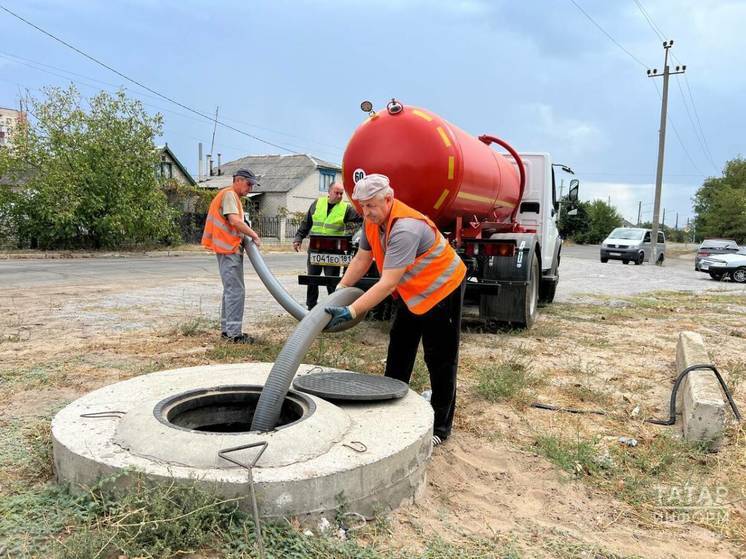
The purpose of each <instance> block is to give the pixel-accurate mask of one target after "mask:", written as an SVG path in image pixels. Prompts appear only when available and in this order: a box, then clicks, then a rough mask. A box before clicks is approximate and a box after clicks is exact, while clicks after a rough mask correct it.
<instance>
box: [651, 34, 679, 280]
mask: <svg viewBox="0 0 746 559" xmlns="http://www.w3.org/2000/svg"><path fill="white" fill-rule="evenodd" d="M672 46H673V40H670V41H664V42H663V50H664V51H665V56H664V58H663V96H662V97H663V98H662V100H661V125H660V130H659V132H658V170H657V171H656V174H655V202H654V203H653V231H652V234H651V239H650V261H651V262H655V264H656V265H658V246H657V245H658V214H659V212H660V208H661V190H662V187H663V155H664V153H665V151H666V112H667V110H668V78H669V76H670V75H672V74H683V73H684V72H685V71H686V66H676V71H674V72H672V71H671V70H670V69H669V67H668V49H670V48H671V47H672ZM660 75H661V74H659V73H658V69H657V68H655V69H653V70H648V77H649V78H657V77H659V76H660Z"/></svg>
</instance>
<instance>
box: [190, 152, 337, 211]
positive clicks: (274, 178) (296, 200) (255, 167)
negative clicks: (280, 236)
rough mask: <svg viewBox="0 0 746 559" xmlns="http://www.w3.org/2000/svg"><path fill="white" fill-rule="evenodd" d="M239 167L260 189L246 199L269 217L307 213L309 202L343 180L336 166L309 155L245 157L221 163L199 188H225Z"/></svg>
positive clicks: (257, 188)
mask: <svg viewBox="0 0 746 559" xmlns="http://www.w3.org/2000/svg"><path fill="white" fill-rule="evenodd" d="M242 167H244V168H248V169H251V170H252V171H253V172H254V174H256V175H257V176H258V177H259V186H257V187H256V188H255V189H254V191H253V192H252V193H251V194H249V196H250V197H251V198H252V200H253V201H254V202H255V203H256V204H257V208H258V209H259V211H260V212H261V213H263V214H264V215H268V216H272V215H278V214H280V213H282V212H283V211H284V210H287V211H288V212H306V211H308V207H309V206H310V205H311V202H313V201H314V200H316V199H317V198H318V197H319V196H321V195H323V194H325V193H326V192H327V191H328V190H329V185H331V184H332V183H333V182H335V181H340V182H341V181H342V168H341V167H340V166H339V165H337V164H336V163H330V162H329V161H324V160H322V159H319V158H318V157H314V156H312V155H308V154H291V155H248V156H246V157H242V158H240V159H236V160H235V161H229V162H227V163H223V164H222V165H220V166H219V167H218V169H217V172H218V173H219V174H218V175H217V176H212V177H207V179H206V180H205V181H202V182H200V183H199V184H198V186H200V187H204V188H215V189H220V188H225V187H226V186H228V185H230V184H231V183H232V182H233V173H234V172H236V171H237V170H238V169H240V168H242Z"/></svg>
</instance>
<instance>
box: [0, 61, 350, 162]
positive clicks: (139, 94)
mask: <svg viewBox="0 0 746 559" xmlns="http://www.w3.org/2000/svg"><path fill="white" fill-rule="evenodd" d="M0 58H3V59H5V60H8V61H10V62H13V63H15V64H21V65H23V66H26V67H28V68H31V69H32V70H36V71H37V72H43V73H45V74H49V75H52V76H57V77H59V78H62V79H64V80H67V81H69V82H70V83H74V84H76V85H80V86H84V87H89V88H91V89H104V90H106V89H105V88H101V86H97V85H93V84H91V83H87V82H85V81H83V80H81V79H73V78H71V77H70V76H68V75H64V74H70V75H72V76H79V77H82V78H85V79H86V80H90V81H92V82H96V83H99V84H102V85H105V86H108V87H111V88H115V89H121V88H122V85H121V84H114V83H111V82H107V81H103V80H99V79H97V78H93V77H91V76H86V75H84V74H79V73H77V72H72V71H70V70H67V69H65V68H60V67H58V66H52V65H50V64H45V63H43V62H39V61H37V60H32V59H30V58H25V57H22V56H18V55H15V54H10V53H7V52H4V51H0ZM39 66H41V67H39ZM46 68H53V69H54V70H59V71H60V72H63V74H60V73H57V72H54V71H51V70H47V69H46ZM4 81H5V80H4ZM13 83H15V82H13ZM24 87H28V86H24ZM30 89H34V90H36V88H30ZM125 89H126V88H125ZM39 91H41V90H39ZM127 91H128V93H130V94H131V95H133V96H135V97H145V98H148V99H159V98H158V97H156V96H154V95H149V94H147V93H143V92H140V91H137V90H134V89H127ZM139 101H140V103H142V104H143V105H145V106H147V107H151V108H153V109H156V110H158V111H163V112H166V113H169V114H172V115H176V116H179V117H181V118H185V119H188V120H193V121H195V122H204V121H203V119H201V118H197V117H195V116H193V115H191V114H186V113H184V112H179V111H175V110H173V109H167V108H165V107H163V106H161V105H156V104H153V103H148V102H146V101H143V100H141V99H139ZM223 118H224V119H225V120H230V121H234V122H240V121H236V120H235V119H232V118H227V119H226V118H225V117H223ZM212 119H213V121H214V117H212ZM243 124H247V125H248V126H253V127H255V128H261V127H260V126H256V125H254V124H250V123H243ZM266 130H268V131H270V132H275V133H277V134H283V135H285V136H288V137H291V138H297V139H299V140H304V141H308V142H311V143H313V144H317V145H318V146H328V147H331V148H336V149H335V152H334V153H333V157H332V158H336V157H338V156H339V154H338V153H337V150H339V151H341V150H342V148H341V147H338V146H332V145H331V144H323V143H321V142H315V141H314V140H311V139H309V138H301V137H296V136H293V135H291V134H285V133H283V132H279V131H275V130H271V129H266ZM218 144H219V145H222V146H223V147H228V148H231V149H234V150H236V151H238V152H241V151H243V150H245V149H246V148H245V147H244V148H238V147H236V146H230V145H227V144H225V142H222V141H221V142H218ZM288 145H289V146H294V147H297V148H299V149H304V150H305V149H307V147H306V146H303V145H299V144H296V143H291V142H288ZM314 150H315V151H316V149H315V148H314ZM318 152H321V153H324V154H325V155H326V156H327V157H328V156H332V152H331V151H329V150H328V149H326V148H324V147H321V148H318V150H317V153H318Z"/></svg>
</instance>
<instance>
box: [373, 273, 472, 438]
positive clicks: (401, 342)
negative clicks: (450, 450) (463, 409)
mask: <svg viewBox="0 0 746 559" xmlns="http://www.w3.org/2000/svg"><path fill="white" fill-rule="evenodd" d="M464 287H465V284H464V283H462V284H461V286H460V287H457V288H456V289H454V290H453V292H452V293H451V294H450V295H448V296H447V297H446V298H445V299H443V300H442V301H441V302H440V303H438V304H437V305H435V306H434V307H433V308H432V309H430V310H429V311H427V312H426V313H425V314H421V315H417V314H414V313H412V312H411V311H410V310H409V309H408V308H407V306H406V305H405V304H404V303H403V302H402V300H401V299H397V301H396V305H397V307H396V317H395V318H394V324H393V325H392V326H391V334H390V335H389V350H388V357H387V359H386V376H387V377H392V378H396V379H399V380H401V381H404V382H406V383H409V379H410V378H411V376H412V369H413V368H414V361H415V358H416V357H417V348H418V346H419V345H420V339H422V347H423V349H424V352H425V364H426V365H427V370H428V373H430V387H431V388H432V391H433V393H432V396H431V398H430V404H431V405H432V407H433V412H434V414H435V419H434V421H433V433H434V434H435V435H438V436H439V437H440V438H441V439H443V440H445V439H446V438H448V436H449V435H450V434H451V427H452V426H453V413H454V412H455V410H456V373H457V372H458V349H459V341H460V338H461V308H462V306H463V301H464Z"/></svg>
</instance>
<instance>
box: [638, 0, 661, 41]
mask: <svg viewBox="0 0 746 559" xmlns="http://www.w3.org/2000/svg"><path fill="white" fill-rule="evenodd" d="M632 1H633V2H634V3H635V5H636V6H637V9H638V10H640V13H641V14H642V17H644V18H645V21H647V22H648V25H649V26H650V29H652V30H653V33H655V34H656V35H658V38H659V39H660V40H661V41H665V40H666V34H665V33H663V32H662V31H661V29H660V27H658V26H657V25H656V24H655V23H654V22H653V18H652V17H650V14H648V11H647V10H646V9H645V7H644V6H643V5H642V2H640V0H632Z"/></svg>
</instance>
